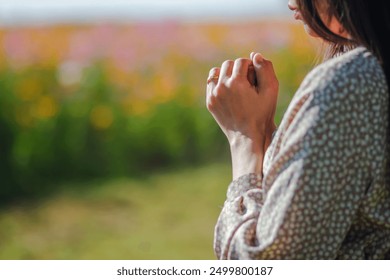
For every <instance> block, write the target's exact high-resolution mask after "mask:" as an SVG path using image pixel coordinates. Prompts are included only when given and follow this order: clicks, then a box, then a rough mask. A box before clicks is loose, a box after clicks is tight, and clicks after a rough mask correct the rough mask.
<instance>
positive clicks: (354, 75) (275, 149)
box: [214, 47, 390, 259]
mask: <svg viewBox="0 0 390 280" xmlns="http://www.w3.org/2000/svg"><path fill="white" fill-rule="evenodd" d="M387 110H388V88H387V84H386V79H385V75H384V73H383V70H382V68H381V66H380V64H379V62H378V61H377V59H376V58H375V57H374V56H373V55H372V54H371V53H370V52H369V51H368V50H367V49H365V48H363V47H358V48H356V49H354V50H352V51H350V52H347V53H345V54H343V55H341V56H339V57H336V58H333V59H331V60H329V61H327V62H325V63H323V64H321V65H319V66H318V67H316V68H315V69H314V70H313V71H311V73H309V74H308V76H307V77H306V78H305V80H304V81H303V83H302V85H301V87H300V88H299V89H298V91H297V93H296V94H295V96H294V98H293V100H292V101H291V103H290V106H289V108H288V109H287V111H286V113H285V115H284V118H283V120H282V122H281V124H280V126H279V128H278V130H277V132H276V134H275V136H274V138H273V140H272V143H271V146H270V147H269V148H268V150H267V153H266V155H265V158H264V166H263V174H264V176H263V175H260V174H247V175H244V176H242V177H240V178H239V179H237V180H235V181H233V182H232V183H231V184H230V186H229V188H228V193H227V200H226V202H225V204H224V207H223V209H222V212H221V214H220V217H219V219H218V222H217V225H216V229H215V237H214V249H215V252H216V255H217V256H218V258H220V259H390V186H389V183H388V182H387V183H386V178H385V177H386V176H387V173H386V160H387V150H386V149H387V148H386V147H387V141H386V139H387V137H386V135H387V129H388V128H387V127H388V120H387Z"/></svg>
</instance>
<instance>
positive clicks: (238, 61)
mask: <svg viewBox="0 0 390 280" xmlns="http://www.w3.org/2000/svg"><path fill="white" fill-rule="evenodd" d="M249 61H250V60H249V59H246V58H243V57H240V58H237V59H236V60H235V63H237V64H245V63H248V62H249Z"/></svg>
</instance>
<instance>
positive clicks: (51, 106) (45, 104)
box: [34, 95, 58, 119]
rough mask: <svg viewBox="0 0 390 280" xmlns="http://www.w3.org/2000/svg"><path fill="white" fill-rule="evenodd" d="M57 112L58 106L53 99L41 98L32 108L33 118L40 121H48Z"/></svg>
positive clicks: (49, 97)
mask: <svg viewBox="0 0 390 280" xmlns="http://www.w3.org/2000/svg"><path fill="white" fill-rule="evenodd" d="M57 112H58V105H57V103H56V101H55V100H54V98H53V97H51V96H47V95H46V96H42V97H40V98H39V100H38V102H37V103H36V104H35V106H34V116H35V117H37V118H40V119H49V118H52V117H54V116H55V115H56V114H57Z"/></svg>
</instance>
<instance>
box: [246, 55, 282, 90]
mask: <svg viewBox="0 0 390 280" xmlns="http://www.w3.org/2000/svg"><path fill="white" fill-rule="evenodd" d="M252 61H253V66H254V68H255V71H256V79H257V84H258V91H259V92H264V91H268V90H271V91H274V89H276V91H277V89H278V85H279V83H278V80H277V78H276V74H275V71H274V67H273V65H272V62H271V61H270V60H267V59H265V58H264V57H263V56H262V55H261V54H260V53H256V54H254V55H253V56H252Z"/></svg>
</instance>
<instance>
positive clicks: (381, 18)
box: [297, 0, 390, 174]
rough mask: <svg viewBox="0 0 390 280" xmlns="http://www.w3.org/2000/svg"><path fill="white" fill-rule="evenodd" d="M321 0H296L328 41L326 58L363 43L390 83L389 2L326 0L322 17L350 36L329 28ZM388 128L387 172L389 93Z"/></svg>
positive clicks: (306, 18)
mask: <svg viewBox="0 0 390 280" xmlns="http://www.w3.org/2000/svg"><path fill="white" fill-rule="evenodd" d="M320 2H325V1H323V0H297V4H298V7H299V11H300V12H301V14H302V17H303V19H304V21H305V22H306V24H307V25H308V26H309V27H310V28H311V29H312V30H313V31H314V32H315V33H316V34H317V35H318V36H319V37H321V38H322V39H324V40H325V42H327V43H328V44H329V48H328V53H327V56H328V57H332V56H336V55H338V54H340V53H343V52H345V51H347V50H349V49H352V48H354V47H356V46H364V47H366V48H367V49H368V50H369V51H371V52H372V53H373V54H374V55H375V56H376V57H377V59H378V60H379V62H380V64H381V66H382V68H383V71H384V73H385V75H386V81H387V85H388V91H389V86H390V42H389V41H390V40H388V36H389V35H390V1H388V0H327V1H326V2H325V3H326V4H327V10H326V11H325V13H326V14H325V17H328V19H330V18H331V17H335V18H336V19H337V20H338V21H339V22H340V23H341V25H342V26H343V28H344V29H345V31H346V32H347V33H348V34H349V35H351V39H346V38H343V37H340V36H338V35H337V34H335V33H333V32H332V31H330V30H329V29H328V28H327V27H326V25H325V24H324V22H323V21H322V20H321V17H320V15H319V12H318V9H317V7H318V5H319V4H320ZM388 100H389V104H388V127H387V155H388V157H387V173H388V174H390V147H389V146H390V145H389V140H390V93H389V98H388Z"/></svg>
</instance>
